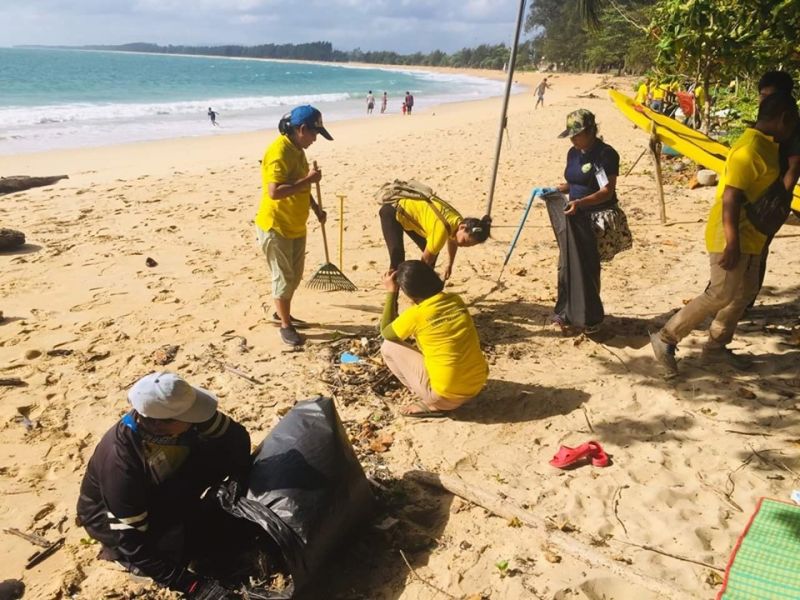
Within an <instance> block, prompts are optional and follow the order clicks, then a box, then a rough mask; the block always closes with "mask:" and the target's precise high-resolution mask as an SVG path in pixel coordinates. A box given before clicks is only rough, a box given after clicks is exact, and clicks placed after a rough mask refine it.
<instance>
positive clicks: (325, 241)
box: [314, 161, 331, 264]
mask: <svg viewBox="0 0 800 600" xmlns="http://www.w3.org/2000/svg"><path fill="white" fill-rule="evenodd" d="M316 169H317V161H314V170H316ZM316 186H317V206H319V209H320V210H322V191H321V190H320V187H319V181H317V182H316ZM319 225H320V229H322V244H323V246H324V248H325V264H328V263H329V262H331V261H330V257H329V256H328V234H326V233H325V222H324V221H322V222H320V224H319Z"/></svg>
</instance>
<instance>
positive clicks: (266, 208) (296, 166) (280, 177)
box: [255, 135, 311, 239]
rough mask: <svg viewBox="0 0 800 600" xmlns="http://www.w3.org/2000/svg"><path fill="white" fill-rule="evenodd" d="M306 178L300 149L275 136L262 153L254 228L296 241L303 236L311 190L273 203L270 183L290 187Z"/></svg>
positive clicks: (306, 173)
mask: <svg viewBox="0 0 800 600" xmlns="http://www.w3.org/2000/svg"><path fill="white" fill-rule="evenodd" d="M306 175H308V161H307V160H306V153H305V152H303V150H302V148H298V147H297V146H295V145H294V144H293V143H292V141H291V140H290V139H289V138H288V137H287V136H285V135H279V136H278V137H277V138H276V139H275V141H273V142H272V143H271V144H270V145H269V147H268V148H267V151H266V152H265V153H264V160H263V161H261V185H262V187H263V191H262V193H261V205H260V206H259V208H258V213H257V214H256V220H255V222H256V225H258V227H259V228H260V229H261V230H263V231H269V230H270V229H274V230H275V231H276V232H278V234H280V235H282V236H283V237H285V238H289V239H296V238H301V237H303V236H304V235H305V234H306V221H307V220H308V211H309V208H310V206H311V190H310V189H309V190H306V191H303V192H298V193H297V194H293V195H292V196H287V197H286V198H281V199H280V200H273V199H272V198H271V197H270V195H269V184H270V183H294V182H295V181H297V180H299V179H302V178H303V177H305V176H306Z"/></svg>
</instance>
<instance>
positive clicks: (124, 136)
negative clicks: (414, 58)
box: [0, 48, 503, 155]
mask: <svg viewBox="0 0 800 600" xmlns="http://www.w3.org/2000/svg"><path fill="white" fill-rule="evenodd" d="M370 89H371V90H372V91H373V93H374V94H375V97H376V100H377V103H376V109H375V113H376V114H375V115H373V116H372V117H371V118H373V119H376V118H380V115H379V114H377V113H380V96H381V95H382V94H383V92H384V91H386V92H388V95H389V103H388V110H387V112H388V113H395V114H396V113H399V112H400V108H401V104H402V99H403V95H404V94H405V91H406V90H409V91H411V92H412V93H413V94H414V99H415V103H414V109H415V110H420V109H424V108H426V107H429V106H432V105H436V104H441V103H443V102H453V101H461V100H472V99H478V98H485V97H489V96H496V95H500V94H502V92H503V84H502V82H499V81H492V80H488V79H483V78H478V77H470V76H465V75H451V74H439V73H425V72H422V71H414V70H413V69H403V70H400V69H384V68H361V67H348V66H339V65H327V64H314V63H299V62H282V61H270V60H250V59H235V60H234V59H225V58H208V57H195V56H172V55H155V54H133V53H121V52H94V51H79V50H50V49H17V48H12V49H8V48H0V154H5V155H8V154H15V153H22V152H36V151H41V150H49V149H56V148H73V147H81V146H100V145H108V144H115V143H123V142H134V141H143V140H154V139H164V138H173V137H186V136H199V135H212V134H221V133H232V132H241V131H254V130H259V129H273V128H275V127H276V126H277V122H278V120H279V118H280V116H281V115H282V114H284V113H286V112H287V111H288V110H290V109H291V108H292V107H294V106H296V105H298V104H313V105H315V106H316V107H317V108H319V109H320V110H321V111H322V113H323V116H324V120H325V122H326V124H328V123H331V122H334V121H337V120H340V119H346V118H353V117H362V116H363V117H364V118H366V114H365V113H366V101H365V97H366V94H367V91H368V90H370ZM209 107H211V108H213V109H214V110H215V111H217V112H218V113H219V116H218V117H217V122H218V123H219V127H212V126H211V124H210V122H209V119H208V116H207V111H208V108H209ZM331 129H332V130H333V131H332V133H333V135H334V137H335V127H332V128H331Z"/></svg>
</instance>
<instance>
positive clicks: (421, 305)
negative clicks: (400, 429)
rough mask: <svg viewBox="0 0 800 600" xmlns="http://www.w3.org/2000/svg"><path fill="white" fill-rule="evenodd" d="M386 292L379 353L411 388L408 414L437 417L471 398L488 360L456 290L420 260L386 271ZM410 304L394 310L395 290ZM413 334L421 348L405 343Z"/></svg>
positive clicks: (485, 372) (485, 373) (404, 411)
mask: <svg viewBox="0 0 800 600" xmlns="http://www.w3.org/2000/svg"><path fill="white" fill-rule="evenodd" d="M383 285H384V287H385V288H386V291H387V292H388V293H387V294H386V302H385V304H384V309H383V316H382V317H381V333H382V335H383V337H384V340H385V341H384V342H383V345H381V354H382V355H383V360H384V362H385V363H386V366H387V367H389V370H391V371H392V373H394V375H395V377H397V379H399V380H400V382H401V383H402V384H403V385H405V386H406V388H408V389H409V390H410V391H411V392H413V393H414V395H415V396H416V399H415V401H414V402H413V403H411V404H408V405H405V406H402V407H401V408H400V412H401V414H404V415H406V416H408V417H441V416H444V413H446V411H451V410H454V409H456V408H458V407H459V406H461V405H462V404H464V403H465V402H469V401H470V400H472V399H473V398H474V397H475V396H477V395H478V394H479V393H480V391H481V390H482V389H483V388H484V386H485V385H486V380H487V378H488V376H489V366H488V365H487V363H486V357H485V356H484V355H483V352H482V351H481V345H480V340H479V339H478V332H477V330H476V329H475V324H474V323H473V321H472V317H471V316H470V314H469V311H468V310H467V307H466V306H465V305H464V301H463V300H462V299H461V297H460V296H458V294H450V293H447V292H444V291H443V289H444V282H443V281H442V280H441V279H439V276H438V275H437V274H436V272H435V271H434V270H433V269H432V268H431V267H430V266H428V265H427V264H425V263H424V262H422V261H420V260H407V261H405V262H403V263H400V264H399V265H398V267H397V270H396V271H389V272H388V273H386V275H384V278H383ZM400 290H402V291H403V293H404V294H405V295H406V296H408V297H409V298H410V299H411V301H412V302H413V303H414V306H412V307H411V308H408V309H406V310H405V311H403V313H402V314H401V315H399V316H398V315H397V300H398V298H397V297H398V295H399V291H400ZM411 337H413V338H414V339H415V340H416V343H417V346H419V350H417V349H416V348H414V347H413V346H410V345H408V344H407V343H404V340H407V339H409V338H411Z"/></svg>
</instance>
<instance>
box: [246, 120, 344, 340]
mask: <svg viewBox="0 0 800 600" xmlns="http://www.w3.org/2000/svg"><path fill="white" fill-rule="evenodd" d="M278 131H280V133H281V135H279V136H278V137H277V138H276V139H275V140H274V141H273V142H272V143H271V144H270V145H269V147H268V148H267V151H266V153H265V154H264V160H262V161H261V179H262V184H263V192H262V197H261V205H260V206H259V209H258V214H256V218H255V224H256V234H257V235H258V241H259V244H260V245H261V249H262V251H263V252H264V254H265V256H266V257H267V263H268V264H269V268H270V270H271V271H272V297H273V298H274V300H275V314H274V315H273V316H272V318H273V321H274V322H276V323H280V326H281V329H280V335H281V339H282V340H283V342H284V343H286V344H288V345H290V346H300V345H302V343H303V338H302V337H301V336H300V334H299V333H297V330H296V327H297V326H301V325H303V324H304V323H303V321H300V320H299V319H295V318H294V317H293V316H292V313H291V306H292V296H293V295H294V292H295V290H296V289H297V287H298V286H299V285H300V280H301V279H302V277H303V266H304V263H305V255H306V221H307V220H308V213H309V209H311V210H313V211H314V214H315V215H316V216H317V218H318V219H319V221H320V222H321V223H322V222H324V221H325V212H324V211H323V210H321V209H320V207H319V205H318V204H317V203H316V202H315V201H314V199H313V198H312V197H311V184H313V183H316V182H318V181H319V180H320V179H321V178H322V172H321V171H320V170H319V169H317V168H313V169H310V168H309V166H308V161H307V160H306V154H305V149H306V148H308V147H309V146H310V145H311V144H313V143H314V142H315V141H316V140H317V134H320V135H322V137H324V138H325V139H328V140H333V138H332V137H331V134H330V133H328V131H327V130H326V129H325V127H324V126H323V125H322V113H320V112H319V111H318V110H317V109H316V108H314V107H313V106H309V105H304V106H298V107H297V108H295V109H293V110H292V111H291V112H290V113H289V114H287V115H285V116H284V117H283V118H282V119H281V121H280V123H279V124H278Z"/></svg>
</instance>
